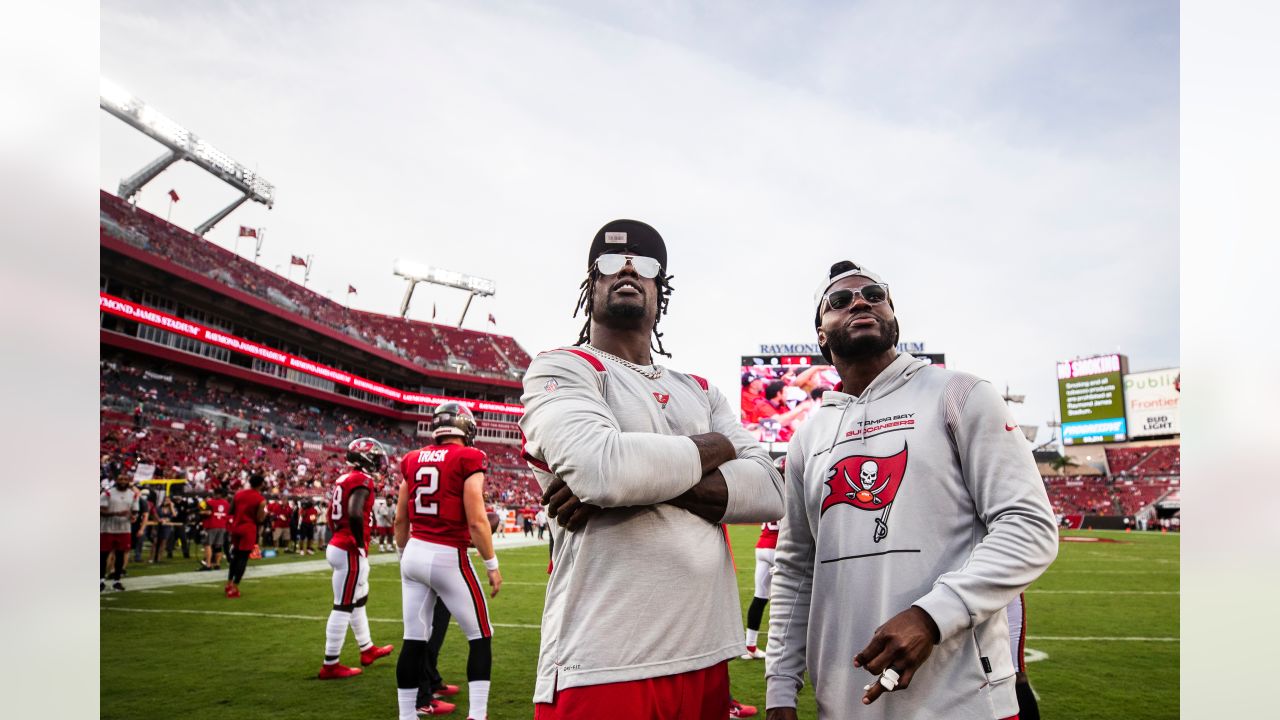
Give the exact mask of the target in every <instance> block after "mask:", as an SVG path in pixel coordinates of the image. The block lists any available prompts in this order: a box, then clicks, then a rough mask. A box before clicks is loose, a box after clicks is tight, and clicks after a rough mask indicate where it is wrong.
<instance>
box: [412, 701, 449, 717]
mask: <svg viewBox="0 0 1280 720" xmlns="http://www.w3.org/2000/svg"><path fill="white" fill-rule="evenodd" d="M457 707H458V706H457V705H454V704H453V703H447V702H445V701H443V700H441V699H440V698H431V702H429V703H427V704H426V705H423V706H422V707H420V708H418V714H419V715H448V714H449V713H451V712H453V711H454V709H456V708H457Z"/></svg>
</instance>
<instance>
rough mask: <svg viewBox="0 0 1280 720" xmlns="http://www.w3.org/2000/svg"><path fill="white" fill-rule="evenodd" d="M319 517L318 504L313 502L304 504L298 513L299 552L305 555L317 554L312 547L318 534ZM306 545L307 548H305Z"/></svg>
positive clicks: (309, 501)
mask: <svg viewBox="0 0 1280 720" xmlns="http://www.w3.org/2000/svg"><path fill="white" fill-rule="evenodd" d="M319 515H320V511H319V510H317V509H316V504H315V503H314V502H313V501H311V500H307V501H306V502H304V503H303V504H302V509H301V510H299V511H298V552H299V553H301V554H303V555H311V554H313V553H315V550H314V549H313V548H312V545H313V544H314V536H315V534H316V518H317V517H318V516H319ZM304 543H305V547H304V546H303V544H304Z"/></svg>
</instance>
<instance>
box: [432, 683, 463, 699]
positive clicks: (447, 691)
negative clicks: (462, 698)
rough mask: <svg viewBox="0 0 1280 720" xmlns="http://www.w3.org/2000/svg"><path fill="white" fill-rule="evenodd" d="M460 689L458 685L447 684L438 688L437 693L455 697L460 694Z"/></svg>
mask: <svg viewBox="0 0 1280 720" xmlns="http://www.w3.org/2000/svg"><path fill="white" fill-rule="evenodd" d="M458 689H459V688H458V686H457V685H445V686H444V687H442V688H440V689H439V690H437V691H436V694H437V695H439V696H440V697H453V696H454V695H457V694H458Z"/></svg>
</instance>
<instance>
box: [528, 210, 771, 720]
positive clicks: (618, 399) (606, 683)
mask: <svg viewBox="0 0 1280 720" xmlns="http://www.w3.org/2000/svg"><path fill="white" fill-rule="evenodd" d="M587 270H588V275H587V279H586V280H585V281H584V282H583V283H582V286H581V290H582V293H581V295H580V296H579V298H578V309H580V310H583V311H585V313H586V324H585V325H584V326H583V328H582V331H581V333H580V334H579V338H578V341H577V343H576V344H575V347H571V348H562V349H560V350H556V351H551V352H547V353H543V354H541V355H539V356H538V357H537V358H536V359H534V361H533V363H531V364H530V366H529V370H528V372H527V373H526V374H525V378H524V390H525V392H524V396H523V398H522V400H523V403H524V407H525V413H524V415H523V417H522V418H521V420H520V427H521V430H523V432H524V434H525V438H526V446H525V458H526V459H527V460H528V461H529V464H530V466H531V467H533V468H534V473H535V475H536V476H537V479H538V482H539V484H540V485H541V486H542V488H543V492H544V495H543V501H544V503H545V504H546V505H547V512H548V515H550V516H551V517H552V518H554V522H553V523H552V524H551V530H552V538H553V540H554V542H555V546H554V547H555V550H554V553H553V556H552V568H553V569H552V573H551V578H550V580H549V581H548V585H547V597H546V605H545V609H544V611H543V620H542V648H541V652H540V654H539V658H538V675H537V682H536V686H535V689H534V703H535V717H536V718H538V719H539V720H551V719H560V718H566V719H567V718H600V717H609V718H611V720H628V719H629V718H635V719H636V720H641V719H642V718H643V719H646V720H647V719H648V718H653V717H681V718H707V719H708V720H710V719H712V718H714V719H715V720H722V719H723V718H725V717H729V715H730V698H729V677H728V666H727V661H728V660H729V659H730V658H733V657H736V656H738V655H740V654H741V653H742V637H741V635H740V634H739V633H740V629H739V628H740V623H741V616H742V613H741V606H740V604H739V601H738V589H737V581H736V578H735V574H734V569H733V561H732V557H731V555H730V552H729V548H728V545H727V536H726V534H725V530H724V526H723V523H730V522H755V523H759V522H769V521H772V520H776V519H778V517H779V516H780V515H781V514H782V495H781V492H782V491H781V478H780V476H779V475H778V472H777V470H775V469H774V467H773V464H772V463H771V462H770V460H769V456H768V455H767V454H766V453H765V452H764V451H763V450H761V449H760V448H759V446H758V445H757V444H756V443H755V441H754V440H753V438H752V437H751V436H750V435H749V434H748V433H747V432H746V431H745V430H743V429H742V426H741V424H740V423H739V418H738V414H737V413H736V412H735V411H734V410H733V409H731V408H730V406H729V403H728V402H727V401H726V400H725V398H724V396H723V395H722V394H721V393H720V391H719V390H717V389H716V388H714V387H711V386H710V385H709V384H708V383H707V381H706V380H704V379H702V378H700V377H698V376H696V375H687V374H684V373H680V372H676V371H674V370H669V369H667V368H665V367H663V366H661V365H657V364H655V363H654V362H653V353H655V352H656V353H659V354H663V355H669V353H667V352H666V351H665V349H664V348H663V344H662V334H661V333H660V332H658V330H657V326H658V321H659V319H660V318H661V316H662V315H663V314H665V312H666V310H667V304H668V302H669V299H670V294H671V284H670V276H669V275H668V274H667V250H666V245H665V244H664V243H663V241H662V237H661V236H660V235H659V234H658V232H657V231H656V230H654V229H653V228H652V227H650V226H648V225H646V224H644V223H642V222H637V221H634V220H616V221H614V222H611V223H609V224H607V225H605V226H604V227H603V228H601V229H600V231H599V232H598V233H596V237H595V240H594V241H593V242H592V244H591V249H590V252H589V254H588V256H587Z"/></svg>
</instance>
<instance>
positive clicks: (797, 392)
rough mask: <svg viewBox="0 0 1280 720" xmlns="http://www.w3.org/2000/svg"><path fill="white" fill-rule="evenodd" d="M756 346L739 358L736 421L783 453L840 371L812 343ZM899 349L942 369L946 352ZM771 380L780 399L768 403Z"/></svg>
mask: <svg viewBox="0 0 1280 720" xmlns="http://www.w3.org/2000/svg"><path fill="white" fill-rule="evenodd" d="M759 347H760V350H761V352H760V354H758V355H743V356H742V364H741V368H740V369H741V373H742V395H741V397H740V398H739V403H738V412H739V419H740V421H741V422H742V426H743V427H744V428H746V430H747V432H749V433H751V434H752V435H754V436H755V438H756V439H757V440H759V441H760V442H762V443H766V444H768V445H769V447H770V448H772V449H774V450H778V451H782V450H784V449H785V448H786V445H785V443H787V442H790V440H791V438H792V436H794V435H795V433H796V431H798V430H799V429H800V426H801V425H803V424H804V421H805V419H806V418H808V416H809V414H810V413H812V412H813V411H814V410H816V409H817V406H818V402H819V401H818V398H820V397H821V395H822V393H823V392H826V391H827V390H831V389H833V388H834V387H835V386H836V385H837V384H839V382H840V374H839V373H837V372H836V369H835V367H833V366H832V365H831V363H829V362H827V360H826V358H824V357H822V349H821V348H819V347H818V345H817V344H816V343H761V344H760V346H759ZM768 351H776V352H768ZM898 351H899V352H902V353H909V354H911V355H914V356H915V357H917V358H919V359H921V360H924V361H925V362H927V363H929V364H931V365H937V366H938V367H946V355H945V354H944V353H926V352H924V343H922V342H903V343H898ZM774 383H780V385H779V386H774V387H777V388H779V389H780V391H781V393H782V400H781V402H778V401H777V399H776V397H775V402H774V403H770V402H769V400H768V397H767V395H768V391H769V390H770V386H771V385H774ZM784 404H785V405H784Z"/></svg>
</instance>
